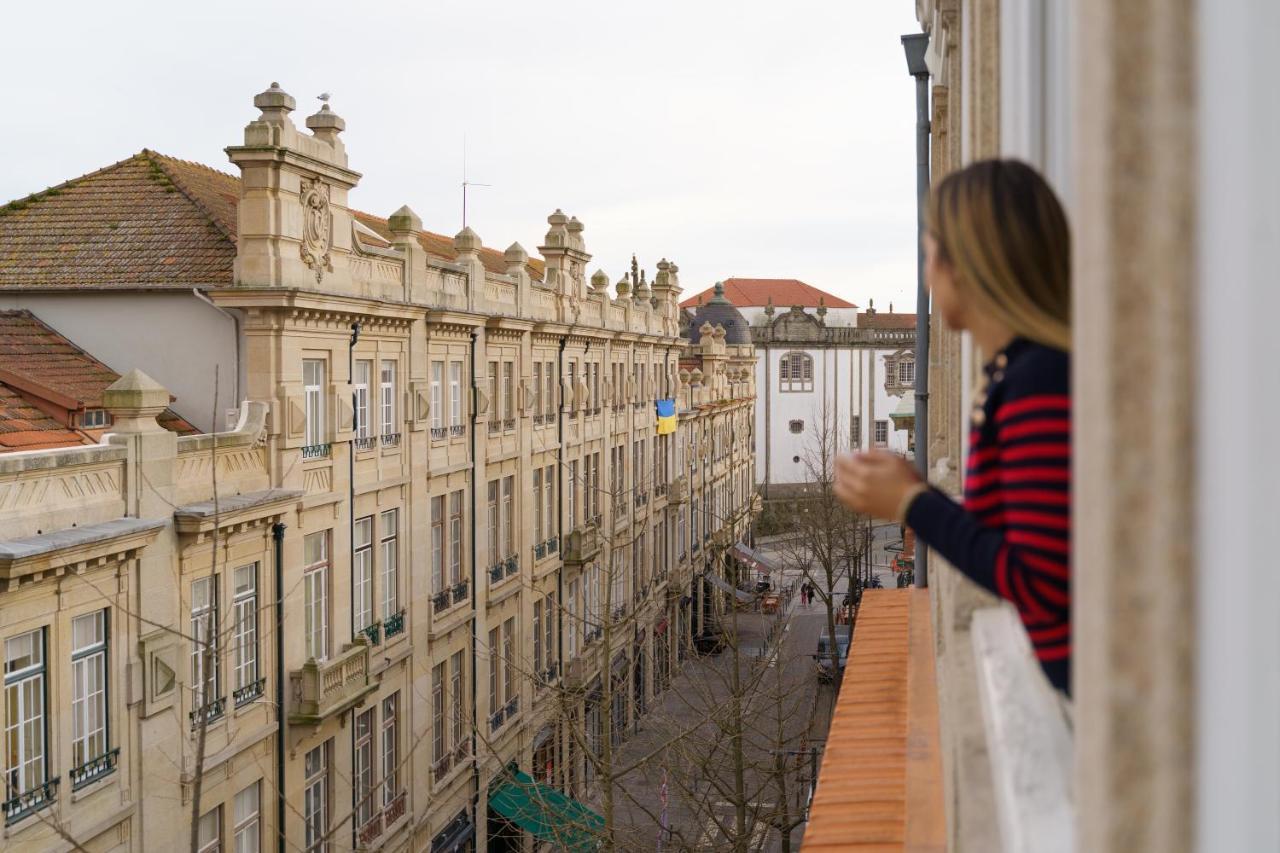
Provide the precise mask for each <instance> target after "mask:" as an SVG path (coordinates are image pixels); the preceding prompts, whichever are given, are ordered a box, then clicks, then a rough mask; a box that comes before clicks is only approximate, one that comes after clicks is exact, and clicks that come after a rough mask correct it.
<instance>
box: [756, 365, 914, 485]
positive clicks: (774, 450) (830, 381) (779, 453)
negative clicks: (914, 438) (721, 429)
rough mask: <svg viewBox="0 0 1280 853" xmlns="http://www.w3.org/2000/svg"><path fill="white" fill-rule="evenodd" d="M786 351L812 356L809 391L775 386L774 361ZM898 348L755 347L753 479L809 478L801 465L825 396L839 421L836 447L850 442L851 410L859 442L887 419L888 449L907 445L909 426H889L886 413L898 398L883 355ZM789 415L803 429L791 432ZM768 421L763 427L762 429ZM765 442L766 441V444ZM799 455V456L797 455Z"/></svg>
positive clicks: (868, 444) (789, 480) (865, 440)
mask: <svg viewBox="0 0 1280 853" xmlns="http://www.w3.org/2000/svg"><path fill="white" fill-rule="evenodd" d="M790 352H803V353H805V354H807V355H808V356H810V357H811V358H812V359H813V390H812V391H808V392H796V391H789V392H782V391H780V390H779V386H780V383H779V381H778V366H779V362H780V361H781V360H782V358H783V356H785V355H786V354H787V353H790ZM894 352H896V350H871V349H865V348H854V347H840V348H835V347H832V348H825V349H799V348H795V349H793V348H789V347H777V346H773V347H769V348H767V349H766V348H764V347H759V346H758V347H757V348H756V356H757V360H756V482H757V483H765V482H768V483H770V484H776V485H788V484H795V483H804V482H807V481H809V480H810V477H809V475H808V471H807V468H806V466H805V454H806V450H809V451H810V452H812V450H813V448H814V446H815V445H814V442H815V439H816V429H817V425H818V423H819V422H820V419H821V417H822V407H823V401H824V400H825V401H826V403H827V407H828V411H829V412H830V417H831V418H832V419H833V420H834V422H835V423H836V424H837V427H838V432H839V435H840V444H839V446H840V447H841V448H842V449H844V448H847V447H848V446H849V444H850V415H851V414H852V415H858V416H860V417H861V422H860V428H861V435H860V441H859V442H858V444H859V446H860V447H863V448H869V447H871V446H872V442H871V439H872V436H873V435H874V433H873V430H874V423H875V421H877V420H884V421H887V422H888V428H889V443H888V449H889V450H892V451H894V452H897V453H905V452H906V450H907V431H906V430H898V429H895V428H894V426H893V421H892V419H890V417H889V415H890V413H891V412H893V410H894V409H896V408H897V406H898V403H899V401H900V400H901V398H900V397H894V396H891V395H890V394H889V393H888V392H887V391H886V390H885V387H884V384H885V359H886V358H887V357H888V356H890V355H892V354H893V353H894ZM792 420H801V421H804V429H803V431H802V432H801V433H799V434H796V433H793V432H791V429H790V422H791V421H792ZM766 425H767V429H766ZM766 443H767V444H766ZM797 457H799V461H796V458H797Z"/></svg>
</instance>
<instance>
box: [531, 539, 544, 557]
mask: <svg viewBox="0 0 1280 853" xmlns="http://www.w3.org/2000/svg"><path fill="white" fill-rule="evenodd" d="M545 556H547V543H546V542H539V543H538V544H537V545H534V546H533V559H535V560H541V559H542V558H543V557H545Z"/></svg>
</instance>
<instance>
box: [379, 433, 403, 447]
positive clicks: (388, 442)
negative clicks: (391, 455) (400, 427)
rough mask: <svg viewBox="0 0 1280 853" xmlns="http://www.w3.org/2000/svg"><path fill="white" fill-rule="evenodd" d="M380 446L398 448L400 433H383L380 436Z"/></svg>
mask: <svg viewBox="0 0 1280 853" xmlns="http://www.w3.org/2000/svg"><path fill="white" fill-rule="evenodd" d="M382 446H383V447H399V446H400V433H398V432H384V433H383V434H382Z"/></svg>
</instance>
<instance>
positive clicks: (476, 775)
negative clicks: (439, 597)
mask: <svg viewBox="0 0 1280 853" xmlns="http://www.w3.org/2000/svg"><path fill="white" fill-rule="evenodd" d="M477 337H479V335H478V333H477V332H476V330H475V329H472V330H471V439H470V445H471V447H470V449H469V451H468V453H469V454H470V455H469V458H470V460H471V559H470V561H469V562H470V563H471V780H472V784H473V785H474V787H475V790H474V791H473V792H472V794H471V825H472V831H473V832H474V833H476V834H477V835H478V834H479V832H480V827H478V826H476V824H477V823H478V822H479V820H480V753H479V752H478V749H479V746H478V736H477V734H476V733H477V732H478V731H480V721H479V720H478V719H477V718H476V708H477V707H478V703H477V694H476V690H477V689H478V684H477V682H478V681H479V670H480V667H479V665H478V663H477V658H476V653H477V644H476V618H477V614H476V600H477V599H478V598H479V593H478V590H477V589H476V583H477V581H476V547H477V543H478V541H479V540H478V539H477V536H478V534H477V532H476V530H477V528H478V527H479V525H478V524H477V523H476V519H477V518H478V516H477V513H478V509H477V508H476V506H477V501H478V500H479V497H478V495H479V488H478V486H477V484H476V422H477V420H478V418H479V416H480V414H479V413H480V407H479V406H478V405H476V394H477V388H476V338H477Z"/></svg>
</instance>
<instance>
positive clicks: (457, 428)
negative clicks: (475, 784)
mask: <svg viewBox="0 0 1280 853" xmlns="http://www.w3.org/2000/svg"><path fill="white" fill-rule="evenodd" d="M466 434H467V425H466V424H452V425H450V427H449V435H450V437H452V438H457V437H458V436H460V435H466ZM401 796H404V795H403V794H402V795H401Z"/></svg>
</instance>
